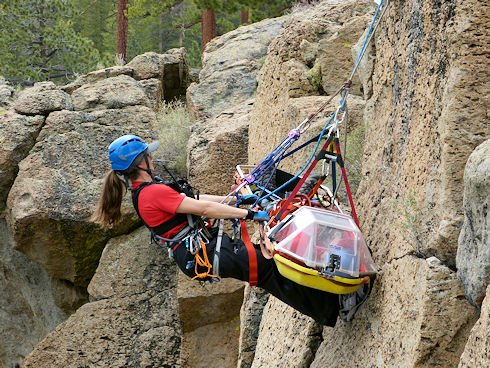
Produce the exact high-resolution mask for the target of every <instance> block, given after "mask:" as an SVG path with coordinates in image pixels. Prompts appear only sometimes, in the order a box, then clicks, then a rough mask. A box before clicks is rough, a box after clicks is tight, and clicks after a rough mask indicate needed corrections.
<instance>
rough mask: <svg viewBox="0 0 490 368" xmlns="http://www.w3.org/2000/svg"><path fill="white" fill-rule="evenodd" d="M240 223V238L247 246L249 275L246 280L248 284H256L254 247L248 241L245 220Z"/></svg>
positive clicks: (256, 267) (256, 269)
mask: <svg viewBox="0 0 490 368" xmlns="http://www.w3.org/2000/svg"><path fill="white" fill-rule="evenodd" d="M240 225H241V227H242V240H243V243H244V244H245V247H247V252H248V267H249V277H248V280H249V281H248V282H249V284H250V286H256V285H257V281H258V275H257V273H258V272H257V271H258V265H257V254H256V253H255V248H254V246H253V245H252V242H251V241H250V236H249V235H248V231H247V226H246V225H245V221H242V220H240Z"/></svg>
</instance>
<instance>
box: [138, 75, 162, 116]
mask: <svg viewBox="0 0 490 368" xmlns="http://www.w3.org/2000/svg"><path fill="white" fill-rule="evenodd" d="M139 85H140V87H141V88H142V89H143V91H144V92H145V94H146V97H148V100H149V101H150V107H151V109H152V110H154V111H155V112H158V110H159V108H160V104H161V102H162V101H163V88H162V82H161V81H160V80H158V79H156V78H152V79H144V80H142V81H140V82H139Z"/></svg>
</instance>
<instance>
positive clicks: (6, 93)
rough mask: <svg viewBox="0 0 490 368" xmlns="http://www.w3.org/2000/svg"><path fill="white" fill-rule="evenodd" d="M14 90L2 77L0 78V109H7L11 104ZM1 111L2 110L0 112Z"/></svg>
mask: <svg viewBox="0 0 490 368" xmlns="http://www.w3.org/2000/svg"><path fill="white" fill-rule="evenodd" d="M13 95H14V89H13V88H12V86H11V85H10V83H8V82H7V81H6V80H5V78H4V77H0V108H1V109H3V108H6V107H9V106H10V105H11V104H12V97H13ZM0 111H2V110H0Z"/></svg>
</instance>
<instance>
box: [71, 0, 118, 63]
mask: <svg viewBox="0 0 490 368" xmlns="http://www.w3.org/2000/svg"><path fill="white" fill-rule="evenodd" d="M72 3H73V6H74V9H75V14H74V16H73V27H74V29H75V31H76V32H77V33H78V34H80V36H82V37H85V38H88V39H90V40H92V42H93V43H94V47H95V48H96V49H97V50H98V51H99V54H100V57H101V64H102V66H105V67H109V66H113V65H114V64H115V61H116V60H115V57H114V55H116V30H117V3H116V1H115V0H95V1H94V0H72Z"/></svg>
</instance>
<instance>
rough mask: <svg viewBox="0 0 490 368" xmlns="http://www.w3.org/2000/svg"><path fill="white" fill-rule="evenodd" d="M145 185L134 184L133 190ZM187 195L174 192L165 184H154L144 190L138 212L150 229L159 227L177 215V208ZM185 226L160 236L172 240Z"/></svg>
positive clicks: (140, 195)
mask: <svg viewBox="0 0 490 368" xmlns="http://www.w3.org/2000/svg"><path fill="white" fill-rule="evenodd" d="M140 184H143V182H142V181H135V182H133V183H132V187H133V189H134V188H136V187H138V186H139V185H140ZM184 198H185V195H184V194H180V193H179V192H177V191H175V190H173V189H172V188H170V187H169V186H167V185H165V184H153V185H149V186H147V187H145V188H143V189H142V190H141V191H140V194H139V197H138V210H139V212H140V215H141V218H142V219H143V221H144V222H145V223H146V224H147V225H148V226H150V227H154V226H158V225H160V224H161V223H163V222H165V221H168V220H170V219H171V218H172V217H174V216H175V215H176V214H177V213H176V212H175V211H176V210H177V207H179V205H180V204H181V203H182V201H183V200H184ZM184 225H185V224H182V225H179V226H177V227H176V228H174V229H172V230H170V231H169V232H167V233H165V234H158V235H160V236H163V237H164V238H170V237H171V236H172V235H174V234H176V233H177V231H178V230H179V229H181V228H182V227H184Z"/></svg>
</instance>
